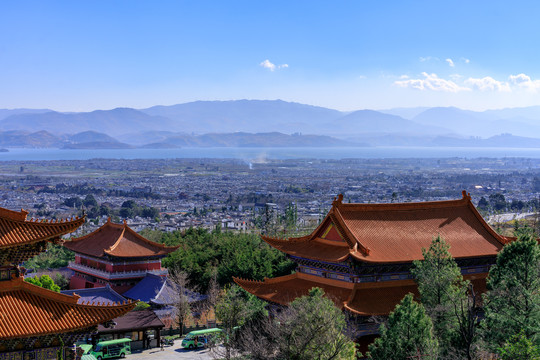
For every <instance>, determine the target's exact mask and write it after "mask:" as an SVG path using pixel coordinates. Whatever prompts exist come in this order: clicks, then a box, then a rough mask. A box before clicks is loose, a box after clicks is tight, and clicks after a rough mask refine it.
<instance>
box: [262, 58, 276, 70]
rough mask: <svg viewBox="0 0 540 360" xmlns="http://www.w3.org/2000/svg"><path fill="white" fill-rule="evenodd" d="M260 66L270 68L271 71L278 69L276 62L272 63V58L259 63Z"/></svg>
mask: <svg viewBox="0 0 540 360" xmlns="http://www.w3.org/2000/svg"><path fill="white" fill-rule="evenodd" d="M259 65H260V66H262V67H263V68H265V69H268V70H270V71H274V70H276V65H275V64H272V63H271V62H270V60H268V59H266V60H264V61H263V62H262V63H260V64H259Z"/></svg>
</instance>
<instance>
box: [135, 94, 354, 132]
mask: <svg viewBox="0 0 540 360" xmlns="http://www.w3.org/2000/svg"><path fill="white" fill-rule="evenodd" d="M140 111H142V112H144V113H146V114H149V115H153V116H164V117H167V118H169V119H172V120H175V121H178V122H183V123H184V124H185V127H184V128H183V129H177V131H182V130H183V131H186V132H198V133H201V132H209V131H211V132H233V131H245V132H269V131H280V132H284V133H294V132H309V133H313V132H316V131H317V129H319V128H320V127H321V125H322V124H325V123H328V122H330V121H331V120H334V119H337V118H338V117H341V116H343V115H344V113H343V112H341V111H337V110H333V109H327V108H323V107H318V106H312V105H305V104H299V103H294V102H286V101H282V100H234V101H195V102H190V103H185V104H178V105H171V106H153V107H151V108H148V109H141V110H140Z"/></svg>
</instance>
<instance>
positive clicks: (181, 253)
mask: <svg viewBox="0 0 540 360" xmlns="http://www.w3.org/2000/svg"><path fill="white" fill-rule="evenodd" d="M142 234H143V235H144V236H148V237H149V238H152V239H156V238H157V239H159V241H160V242H162V243H165V244H166V245H169V246H173V245H174V246H175V245H180V248H179V249H178V250H176V251H175V252H173V253H171V254H169V255H168V256H167V257H166V258H164V259H163V261H162V263H163V266H165V267H167V268H168V269H169V270H170V271H172V272H175V271H184V272H186V273H187V274H188V279H187V280H188V282H189V284H190V285H191V286H192V287H193V288H194V289H197V290H198V291H201V292H206V290H207V288H208V284H209V283H210V281H211V279H212V278H213V277H214V276H215V275H216V269H217V281H218V283H219V284H220V285H221V286H224V285H227V284H231V283H232V277H233V276H236V277H243V278H248V279H255V280H263V279H264V278H265V277H275V276H281V275H286V274H290V273H291V271H292V270H293V269H294V268H295V264H294V263H293V262H292V261H290V260H288V259H287V258H286V256H285V255H284V254H283V253H281V252H280V251H278V250H276V249H273V248H272V247H270V246H269V245H268V244H266V243H265V242H263V241H262V240H261V239H260V237H259V236H258V235H253V234H238V233H232V232H221V231H212V232H210V231H208V230H206V229H188V230H187V231H185V232H180V231H174V232H172V233H161V232H160V234H159V235H158V236H157V237H156V236H153V235H152V234H153V232H151V231H145V232H142Z"/></svg>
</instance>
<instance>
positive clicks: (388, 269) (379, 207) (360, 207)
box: [235, 191, 512, 348]
mask: <svg viewBox="0 0 540 360" xmlns="http://www.w3.org/2000/svg"><path fill="white" fill-rule="evenodd" d="M436 236H441V237H442V238H444V240H445V241H446V242H447V243H448V244H449V245H450V252H451V254H452V256H453V257H454V259H455V260H456V261H457V263H458V265H459V266H460V268H461V272H462V274H463V276H464V278H465V279H468V280H471V282H472V284H473V286H474V288H475V291H477V292H483V291H485V279H486V277H487V274H488V271H489V268H490V266H492V265H493V264H495V261H496V256H497V253H498V252H499V251H500V250H501V249H502V247H503V246H504V244H506V243H508V242H509V241H511V240H512V239H510V238H507V237H504V236H501V235H499V234H497V233H496V232H495V231H494V230H493V229H492V228H491V227H490V226H489V225H488V224H487V223H486V222H485V221H484V219H483V218H482V216H481V215H480V214H479V213H478V211H477V210H476V208H475V207H474V205H473V204H472V202H471V197H470V194H467V193H466V192H465V191H464V192H463V198H462V199H459V200H447V201H433V202H419V203H386V204H347V203H343V196H342V195H339V196H338V197H337V199H335V200H334V202H333V203H332V208H331V209H330V211H329V212H328V214H327V215H326V217H325V219H324V220H323V221H322V222H321V224H320V225H319V226H318V227H317V228H316V229H315V230H314V231H313V232H312V233H311V234H310V235H308V236H304V237H300V238H291V239H278V238H270V237H265V236H263V240H264V241H266V242H267V243H268V244H270V245H271V246H273V247H274V248H276V249H278V250H280V251H283V252H284V253H286V254H287V255H288V257H290V258H291V259H292V260H293V261H295V262H296V263H297V264H298V266H297V269H296V272H295V273H293V274H291V275H286V276H282V277H278V278H274V279H266V280H264V281H252V280H245V279H235V281H236V283H237V284H238V285H240V286H241V287H243V288H244V289H245V290H247V291H249V292H250V293H252V294H254V295H256V296H258V297H259V298H261V299H264V300H266V301H268V302H270V303H273V304H277V305H287V304H288V303H289V302H290V301H292V300H294V299H295V298H297V297H300V296H303V295H307V294H308V291H309V290H310V289H311V288H313V287H320V288H322V289H323V290H324V291H325V293H326V294H327V296H328V297H329V298H330V299H332V300H333V301H334V302H335V304H336V305H337V306H338V307H339V308H341V309H343V310H345V311H347V312H349V314H351V315H352V317H353V318H354V321H355V322H356V325H357V328H358V332H357V336H358V338H359V339H358V341H359V343H360V344H361V345H362V344H363V345H364V348H365V345H366V344H367V343H370V342H371V341H372V340H373V338H374V336H376V334H377V333H378V324H377V322H375V321H374V316H386V315H388V314H389V313H390V312H391V311H392V310H393V309H394V307H395V306H396V305H397V304H398V303H399V301H400V300H401V299H402V298H403V297H404V296H405V295H406V294H407V293H413V294H415V295H418V289H417V286H416V284H415V282H414V280H413V277H412V275H411V273H410V268H411V266H412V262H413V261H414V260H421V259H423V255H422V249H427V248H429V246H430V244H431V242H432V240H433V238H434V237H436Z"/></svg>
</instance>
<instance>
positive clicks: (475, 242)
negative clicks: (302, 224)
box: [263, 192, 511, 263]
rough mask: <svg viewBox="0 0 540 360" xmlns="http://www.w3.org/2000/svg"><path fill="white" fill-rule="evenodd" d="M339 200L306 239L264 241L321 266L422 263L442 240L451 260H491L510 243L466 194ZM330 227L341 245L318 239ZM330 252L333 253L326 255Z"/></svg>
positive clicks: (332, 241) (336, 242)
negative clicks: (409, 200) (386, 201)
mask: <svg viewBox="0 0 540 360" xmlns="http://www.w3.org/2000/svg"><path fill="white" fill-rule="evenodd" d="M342 199H343V197H342V196H341V195H340V197H339V199H338V200H335V201H334V202H333V204H332V209H331V210H330V211H329V213H328V215H327V216H326V218H325V219H324V220H323V222H322V223H321V224H320V225H319V227H317V229H315V231H314V232H313V233H312V234H311V235H309V236H306V237H303V238H297V239H291V240H292V241H289V242H288V240H278V239H271V238H266V237H263V240H265V241H266V242H268V243H269V244H270V245H271V246H273V247H275V248H277V249H278V250H281V251H283V252H285V253H287V254H290V255H294V256H298V257H305V258H309V259H316V260H325V261H336V260H339V261H343V260H345V259H346V258H347V254H346V251H344V249H343V244H347V245H348V246H349V252H350V256H352V257H354V258H356V259H357V260H360V261H365V262H371V263H395V262H411V261H413V260H420V259H422V258H423V257H422V249H423V248H429V246H430V244H431V241H432V240H433V238H434V237H436V236H437V235H441V236H442V237H443V238H444V240H445V241H446V242H447V243H448V244H449V245H450V252H451V254H452V256H453V257H454V258H467V257H482V256H495V255H496V254H497V253H498V252H499V251H500V250H501V249H502V247H503V245H504V244H506V243H507V242H509V241H511V239H510V238H507V237H504V236H501V235H499V234H497V233H496V232H495V231H494V230H493V229H492V228H491V227H490V226H489V225H488V224H487V223H486V222H485V221H484V219H483V218H482V216H481V215H480V214H479V213H478V211H477V210H476V208H475V207H474V205H473V204H472V202H471V197H470V195H469V194H466V193H465V192H463V198H462V199H459V200H449V201H432V202H418V203H397V204H396V203H391V204H344V203H342ZM330 225H332V226H335V228H336V229H337V231H338V233H339V235H340V236H341V238H342V240H341V241H335V240H327V241H325V242H324V244H321V241H320V238H321V237H324V236H323V234H324V233H325V231H327V228H328V227H329V226H330ZM329 247H334V248H335V249H333V250H329Z"/></svg>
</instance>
